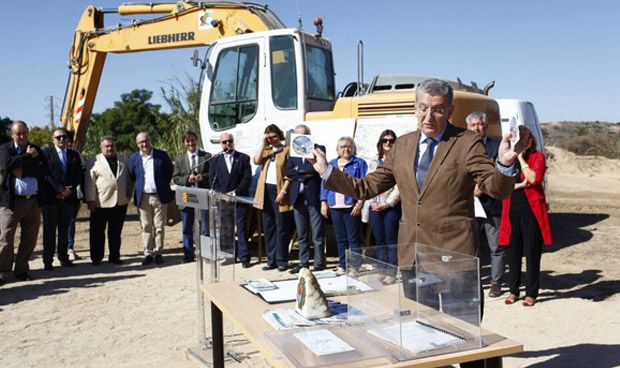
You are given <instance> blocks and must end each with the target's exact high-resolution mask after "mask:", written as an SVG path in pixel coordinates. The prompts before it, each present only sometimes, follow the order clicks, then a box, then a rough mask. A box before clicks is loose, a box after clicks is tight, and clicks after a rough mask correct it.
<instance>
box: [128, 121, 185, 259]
mask: <svg viewBox="0 0 620 368" xmlns="http://www.w3.org/2000/svg"><path fill="white" fill-rule="evenodd" d="M136 143H137V144H138V147H139V148H140V151H138V152H136V153H134V154H133V155H131V157H129V176H130V177H131V180H132V181H133V182H134V183H135V184H134V196H133V198H134V204H135V205H136V207H138V212H139V214H140V226H141V227H142V240H143V241H144V260H143V261H142V264H143V265H145V266H146V265H148V264H150V263H151V262H153V260H154V261H155V263H156V264H162V263H163V262H164V260H163V258H162V252H163V250H164V225H165V224H166V214H167V212H166V211H167V208H166V206H167V204H168V202H170V201H172V200H173V199H174V195H173V194H172V190H171V189H170V180H172V171H173V167H172V161H171V160H170V157H169V156H168V154H167V153H166V151H162V150H159V149H156V148H153V145H152V143H151V137H150V136H149V135H148V134H147V133H145V132H141V133H138V135H137V136H136Z"/></svg>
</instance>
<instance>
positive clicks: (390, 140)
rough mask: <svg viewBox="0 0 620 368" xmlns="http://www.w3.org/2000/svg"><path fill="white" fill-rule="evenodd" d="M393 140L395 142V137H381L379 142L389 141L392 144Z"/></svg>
mask: <svg viewBox="0 0 620 368" xmlns="http://www.w3.org/2000/svg"><path fill="white" fill-rule="evenodd" d="M394 142H396V139H393V138H383V139H382V140H381V143H391V144H394Z"/></svg>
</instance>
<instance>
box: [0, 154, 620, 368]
mask: <svg viewBox="0 0 620 368" xmlns="http://www.w3.org/2000/svg"><path fill="white" fill-rule="evenodd" d="M549 151H550V152H551V153H552V154H553V157H554V158H553V160H551V161H550V162H549V175H548V182H549V186H548V188H549V189H548V201H549V204H550V215H551V222H552V230H553V236H554V240H555V245H554V246H552V247H548V248H547V249H546V250H545V253H544V254H543V259H542V280H541V286H542V289H541V293H540V298H539V303H538V304H537V305H536V306H535V307H534V308H524V307H522V306H521V305H511V306H506V305H504V304H503V298H499V299H489V298H486V303H485V304H486V306H485V315H484V321H483V327H484V328H487V329H489V330H492V331H494V332H497V333H499V334H501V335H504V336H506V337H509V338H511V339H513V340H516V341H519V342H522V343H523V344H524V346H525V352H524V353H522V354H518V355H515V356H511V357H507V358H506V359H504V366H505V367H537V368H540V367H548V368H551V367H617V366H620V318H619V317H618V311H620V296H619V295H618V292H619V291H620V267H618V266H619V263H618V259H620V247H618V244H620V170H618V169H619V168H620V161H618V160H607V159H604V158H599V157H576V156H574V155H572V154H570V153H567V152H565V151H562V150H559V149H554V148H550V149H549ZM86 215H87V213H86V212H84V213H82V214H81V216H80V218H79V222H78V235H77V244H78V245H77V249H78V250H79V253H80V254H82V255H83V256H84V257H85V259H83V260H81V261H78V262H77V267H75V268H72V269H67V268H56V269H55V270H54V271H51V272H50V271H43V270H42V266H43V265H42V261H41V250H40V246H39V247H38V248H37V251H36V252H35V255H34V257H33V259H32V261H31V268H32V274H33V276H34V277H36V280H34V281H30V282H21V283H10V284H7V285H5V286H3V287H2V288H0V341H1V343H0V367H6V368H8V367H152V366H155V365H156V366H159V367H189V366H192V365H191V364H190V363H189V362H188V361H187V360H186V359H185V349H186V348H187V347H191V346H194V345H196V344H197V342H198V328H197V327H196V325H197V319H198V318H197V308H196V304H197V302H196V293H195V292H196V286H195V285H196V281H195V280H196V273H195V265H194V264H180V262H179V261H180V259H181V257H182V252H181V244H180V243H179V241H180V239H181V234H180V233H181V229H180V225H176V226H175V227H172V228H168V229H167V233H166V235H167V240H166V244H167V247H168V250H167V252H166V254H165V260H166V262H165V264H164V265H163V266H157V267H156V266H149V267H143V266H142V265H141V264H140V260H141V255H140V249H141V240H140V237H139V222H138V219H137V216H136V215H135V209H131V210H130V216H129V217H128V220H127V222H126V223H125V230H124V237H123V247H122V253H123V259H124V260H125V262H126V263H125V264H124V265H122V266H114V265H109V264H107V263H104V264H102V265H101V266H99V267H94V266H92V265H90V262H89V260H88V259H86V258H87V255H88V252H87V248H88V221H87V217H86ZM253 261H254V262H255V261H256V259H254V260H253ZM332 261H333V260H332ZM237 269H239V268H237ZM238 272H239V274H238V275H237V278H238V279H244V278H247V277H258V276H267V277H270V276H273V275H274V274H275V273H274V272H273V271H271V273H265V272H262V271H260V266H259V265H256V264H255V265H254V266H253V267H252V268H250V269H247V270H240V271H238ZM488 274H489V269H488V267H485V269H484V270H483V282H485V284H486V283H487V282H488ZM227 334H228V335H229V340H230V341H231V342H232V343H233V344H234V345H236V346H237V348H238V349H239V350H240V351H243V352H245V353H247V355H246V356H245V358H244V359H243V360H242V361H241V363H237V362H234V361H228V362H227V365H229V366H233V367H234V366H243V367H256V366H268V364H267V363H266V362H265V361H264V360H263V358H262V357H261V356H260V354H258V352H256V351H255V348H254V347H253V346H252V345H251V344H250V343H249V342H248V341H247V340H245V339H244V338H243V336H242V335H240V334H239V333H237V332H236V331H234V330H232V329H230V328H227Z"/></svg>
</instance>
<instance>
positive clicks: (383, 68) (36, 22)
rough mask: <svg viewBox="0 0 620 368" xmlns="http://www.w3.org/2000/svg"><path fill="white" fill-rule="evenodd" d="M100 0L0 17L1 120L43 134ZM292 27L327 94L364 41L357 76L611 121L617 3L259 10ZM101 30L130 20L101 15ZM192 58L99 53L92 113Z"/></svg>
mask: <svg viewBox="0 0 620 368" xmlns="http://www.w3.org/2000/svg"><path fill="white" fill-rule="evenodd" d="M89 3H92V4H94V5H96V6H101V7H104V8H113V7H116V6H118V5H120V2H116V1H110V0H99V1H97V0H92V1H91V2H86V1H79V0H58V1H50V0H31V1H28V2H25V3H23V4H21V3H20V5H19V6H14V7H8V6H5V7H4V9H3V11H2V12H0V27H1V29H2V37H0V116H1V117H5V116H8V117H10V118H12V119H22V120H25V121H26V122H29V123H30V124H34V125H43V124H46V123H47V122H48V121H49V119H48V118H47V113H48V109H47V108H46V105H47V104H48V101H47V97H48V96H54V98H55V99H56V104H57V109H56V111H57V113H58V112H59V109H60V107H61V105H62V99H63V97H64V90H65V85H66V82H67V76H68V69H67V67H66V65H67V60H68V53H69V47H70V43H71V40H72V37H73V30H74V29H75V27H76V25H77V22H78V20H79V18H80V16H81V14H82V12H83V11H84V9H86V7H87V5H88V4H89ZM267 3H268V4H270V6H271V7H272V9H273V10H274V11H275V12H276V13H277V14H278V15H279V16H280V18H281V19H282V20H283V21H284V22H285V23H286V24H287V25H288V26H290V27H295V26H296V24H297V14H298V9H301V15H302V19H303V23H304V29H305V30H307V31H312V30H313V28H314V27H313V26H312V19H313V18H314V17H315V16H322V17H323V19H324V23H325V32H324V35H325V36H326V37H328V38H329V39H330V40H331V41H332V43H333V48H334V59H335V67H336V73H337V87H338V89H341V88H342V87H344V86H345V85H346V84H347V83H348V82H350V81H353V80H355V79H356V75H357V71H356V47H357V46H356V44H357V41H358V40H360V39H361V40H363V41H364V44H365V79H366V81H369V80H370V79H371V78H372V76H374V75H375V74H380V73H384V74H417V75H428V76H437V77H441V78H448V79H456V77H460V78H461V79H462V80H463V81H464V82H469V81H472V80H473V81H476V82H477V83H478V84H479V85H481V86H483V85H485V84H486V83H487V82H489V81H491V80H495V82H496V84H495V88H493V89H492V90H491V96H493V97H496V98H519V99H526V100H530V101H532V102H533V103H534V104H535V105H536V108H537V110H538V114H539V118H540V120H541V121H543V122H551V121H560V120H576V121H585V120H587V121H594V120H599V121H610V122H618V121H620V114H619V113H618V108H617V99H618V97H619V96H620V94H619V93H618V88H619V86H620V42H619V41H618V38H619V36H620V22H619V21H618V19H620V2H618V1H611V0H610V1H571V0H564V1H558V0H545V1H535V0H525V1H498V0H489V1H441V0H438V1H416V0H409V1H390V0H387V1H369V0H358V1H352V0H341V1H335V0H332V1H307V0H297V1H291V0H278V1H269V2H267ZM106 19H107V20H108V21H107V22H106V23H107V24H115V23H118V22H119V21H128V20H130V18H129V17H124V18H122V19H120V18H119V17H118V16H115V15H108V16H107V18H106ZM192 51H193V49H181V50H173V51H159V52H143V53H135V54H126V55H114V54H112V55H109V56H108V58H107V60H106V67H105V69H104V73H103V78H102V82H101V84H100V88H99V92H98V97H97V101H96V102H95V107H94V111H95V112H100V111H103V110H105V109H106V108H108V107H111V106H112V105H113V103H114V101H117V100H119V98H120V95H121V94H122V93H125V92H129V91H131V90H132V89H136V88H144V89H148V90H151V91H154V94H155V97H154V100H153V101H154V102H156V103H161V102H162V100H161V97H160V93H159V90H160V88H161V87H162V86H163V87H165V86H166V85H167V84H168V83H171V82H173V81H174V80H175V77H180V78H181V79H184V78H185V75H186V74H189V75H190V76H192V77H194V78H197V77H198V70H197V69H195V68H193V67H192V65H191V62H190V60H189V58H190V56H191V54H192Z"/></svg>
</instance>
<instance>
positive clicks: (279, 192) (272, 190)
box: [253, 124, 293, 272]
mask: <svg viewBox="0 0 620 368" xmlns="http://www.w3.org/2000/svg"><path fill="white" fill-rule="evenodd" d="M288 158H289V148H288V147H287V146H285V145H284V133H283V132H282V130H281V129H280V128H278V126H277V125H275V124H271V125H268V126H267V128H265V134H264V136H263V139H262V141H261V145H260V147H259V148H258V151H257V152H256V154H255V155H254V158H253V161H254V164H256V165H260V166H261V171H260V175H259V177H258V183H257V185H256V195H255V203H256V204H255V205H254V207H256V208H258V209H260V210H262V212H263V215H262V216H263V232H264V234H265V250H266V252H267V265H266V266H265V267H263V270H273V269H275V268H277V269H278V271H280V272H283V271H285V270H286V268H287V267H288V243H289V241H290V239H291V224H292V215H291V214H292V211H293V206H292V205H290V204H289V200H288V198H289V197H288V192H287V188H288V186H289V182H288V181H287V179H286V176H285V175H284V168H285V165H286V160H288Z"/></svg>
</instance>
